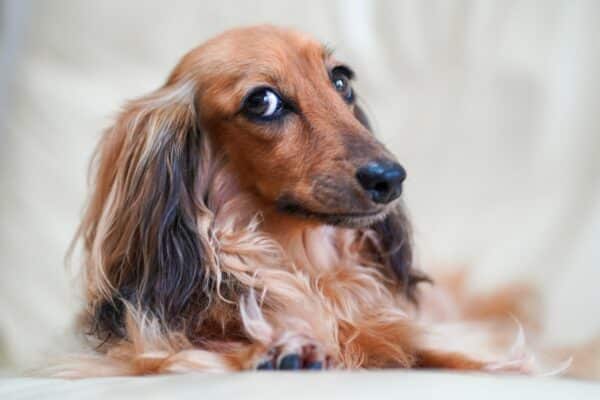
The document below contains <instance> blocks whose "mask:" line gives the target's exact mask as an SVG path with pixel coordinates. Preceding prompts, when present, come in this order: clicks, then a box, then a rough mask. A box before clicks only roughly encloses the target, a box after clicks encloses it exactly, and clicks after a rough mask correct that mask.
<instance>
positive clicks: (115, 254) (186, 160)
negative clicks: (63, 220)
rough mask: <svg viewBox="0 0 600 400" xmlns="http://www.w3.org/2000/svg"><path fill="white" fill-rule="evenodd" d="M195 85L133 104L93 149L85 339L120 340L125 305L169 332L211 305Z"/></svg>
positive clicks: (86, 226) (83, 232)
mask: <svg viewBox="0 0 600 400" xmlns="http://www.w3.org/2000/svg"><path fill="white" fill-rule="evenodd" d="M194 91H195V88H194V85H193V84H192V83H191V82H187V83H185V82H184V83H173V84H169V85H167V86H165V87H163V88H161V89H159V90H157V91H155V92H153V93H151V94H150V95H147V96H145V97H143V98H140V99H138V100H135V101H133V102H130V103H129V104H128V105H127V106H126V107H125V109H124V110H123V111H122V112H121V114H120V115H119V116H118V118H117V121H116V123H115V124H114V126H112V127H111V128H110V129H109V130H108V131H107V132H106V133H105V136H104V137H103V139H102V141H101V143H100V145H99V148H98V149H97V153H96V160H95V161H96V164H95V176H94V185H95V186H94V188H93V193H92V198H91V201H90V203H89V205H88V208H87V211H86V214H85V217H84V220H83V223H82V225H81V227H80V232H79V235H80V236H81V237H83V239H84V247H85V274H86V279H87V288H88V289H87V290H88V293H87V296H88V305H89V308H90V309H89V310H88V316H87V319H88V322H87V323H88V325H89V329H90V331H91V332H90V333H91V334H93V335H94V336H96V337H98V338H100V339H101V340H108V339H110V338H113V337H123V336H125V328H124V318H125V312H126V306H125V305H126V304H131V305H133V306H135V307H137V308H139V309H141V310H142V311H144V312H148V313H151V314H152V315H153V316H154V317H156V318H158V319H159V320H160V321H161V323H162V324H163V325H164V326H165V328H168V329H171V328H174V329H181V328H183V327H184V326H183V323H184V321H185V323H186V324H193V323H194V321H195V319H194V318H199V317H198V316H197V313H193V314H192V313H191V312H190V310H191V309H192V308H193V309H194V310H199V309H200V308H201V307H202V306H205V305H206V304H207V303H208V301H209V299H208V295H207V286H208V285H209V279H208V276H207V274H206V273H205V268H204V267H203V265H204V264H205V262H206V259H207V254H208V252H209V246H208V243H207V239H206V236H207V235H205V234H202V232H199V227H198V226H199V224H198V223H197V217H198V213H199V211H200V210H202V208H203V207H204V205H203V204H199V203H198V202H199V201H201V199H198V198H197V196H196V193H195V190H196V188H197V186H198V185H199V181H201V180H202V178H203V177H202V176H199V175H200V174H202V172H201V168H200V167H201V165H203V164H206V160H202V158H203V157H205V156H206V157H208V156H209V155H208V154H203V153H206V151H205V148H204V147H205V143H204V140H205V139H204V138H203V136H202V135H201V132H200V130H199V127H198V116H197V115H196V111H195V107H194Z"/></svg>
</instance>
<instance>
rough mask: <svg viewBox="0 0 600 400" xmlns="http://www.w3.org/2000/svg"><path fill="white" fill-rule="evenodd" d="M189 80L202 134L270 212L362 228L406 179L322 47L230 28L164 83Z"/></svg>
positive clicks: (271, 31)
mask: <svg viewBox="0 0 600 400" xmlns="http://www.w3.org/2000/svg"><path fill="white" fill-rule="evenodd" d="M190 73H192V74H194V75H193V79H194V80H196V81H197V94H196V107H197V108H198V110H199V112H198V113H199V116H200V123H201V126H202V129H204V130H205V131H206V132H208V133H209V134H210V135H211V137H212V138H213V141H214V142H216V143H217V144H218V146H219V147H220V148H221V149H222V150H223V151H224V152H225V153H226V155H227V157H228V159H229V160H230V161H231V162H232V163H233V166H234V169H235V170H236V171H237V175H238V177H239V179H240V181H241V182H242V184H243V185H244V186H245V187H246V188H248V189H250V190H252V191H254V192H255V193H256V194H257V195H258V196H259V197H260V198H261V199H262V200H264V201H265V202H267V203H268V204H273V205H275V206H277V208H278V209H279V210H281V211H283V212H286V213H293V214H298V215H301V216H305V217H311V218H316V219H318V220H320V221H323V222H326V223H331V224H344V225H352V226H362V225H365V224H368V223H370V222H373V221H375V220H377V219H379V218H381V217H383V216H384V215H385V214H386V212H387V210H388V209H389V208H391V207H392V206H391V204H392V203H393V202H394V200H395V199H397V198H398V196H399V195H400V193H401V188H402V181H403V180H404V178H405V172H404V170H403V168H402V167H401V166H400V165H399V164H398V163H397V162H396V161H395V159H394V157H393V156H392V155H391V154H390V153H389V152H388V151H387V150H386V149H385V147H384V146H383V145H382V144H381V143H380V142H378V141H377V140H376V139H375V137H374V136H373V135H372V133H371V132H370V131H369V127H368V123H367V122H366V119H365V118H364V115H363V113H362V111H361V110H360V108H359V107H358V106H357V105H356V104H355V99H356V93H355V92H354V89H353V87H352V78H353V75H354V74H353V72H352V70H351V69H350V68H349V67H348V66H346V65H344V64H342V63H340V62H339V61H337V60H336V59H335V58H334V57H333V56H332V54H331V52H329V51H328V50H327V49H326V48H325V47H324V46H322V45H321V44H320V43H318V42H315V41H314V40H312V39H310V38H308V37H306V36H304V35H302V34H300V33H297V32H293V31H290V30H283V29H279V28H275V27H268V26H263V27H254V28H248V29H241V30H240V29H238V30H235V31H230V32H226V33H225V34H223V35H221V36H219V37H217V38H215V39H213V40H212V41H210V42H208V43H207V44H205V45H204V46H202V47H200V48H198V49H195V50H193V51H192V52H191V53H189V54H188V55H187V56H186V57H185V58H184V60H183V61H182V63H181V64H180V65H179V66H178V68H176V70H175V71H174V72H173V74H172V76H171V78H170V81H177V80H179V79H183V78H185V77H189V74H190Z"/></svg>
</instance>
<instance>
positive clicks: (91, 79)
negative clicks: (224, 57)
mask: <svg viewBox="0 0 600 400" xmlns="http://www.w3.org/2000/svg"><path fill="white" fill-rule="evenodd" d="M599 21H600V2H598V1H595V0H589V1H584V0H581V1H578V0H571V1H568V0H565V1H560V0H547V1H542V0H540V1H513V0H506V1H500V0H498V1H484V0H480V1H474V0H473V1H466V0H455V1H449V0H439V1H433V0H427V1H420V0H415V1H391V0H390V1H368V0H343V1H342V0H338V1H326V2H325V1H316V0H315V1H300V2H299V1H289V2H288V1H276V0H266V1H229V0H219V1H198V0H195V1H175V0H171V1H168V2H165V1H154V0H144V1H142V0H138V1H120V0H110V1H106V0H103V1H79V0H54V1H41V0H40V1H11V0H2V1H0V364H2V365H3V366H4V367H6V368H26V367H29V366H32V365H34V364H36V363H38V362H40V361H41V360H43V359H44V358H45V357H46V356H47V355H48V354H49V353H51V352H55V351H56V350H57V348H59V347H61V346H63V345H66V344H67V343H66V342H68V341H69V339H68V338H69V335H68V333H69V332H70V330H71V326H72V320H73V315H74V313H75V311H76V310H77V309H78V307H79V296H78V291H77V290H76V289H75V284H76V280H75V279H74V278H73V273H72V272H69V271H68V270H67V269H65V267H64V262H63V260H64V255H65V253H66V250H67V248H68V245H69V242H70V240H71V238H72V237H73V234H74V233H75V229H76V226H77V224H78V221H79V218H80V215H81V211H82V208H83V204H84V201H85V198H86V172H87V166H88V162H89V160H90V157H91V154H92V151H93V149H94V146H95V144H96V142H97V140H98V139H99V136H100V132H101V131H102V129H103V128H105V127H106V126H108V125H109V124H110V121H111V118H112V117H114V115H115V114H116V113H117V111H118V109H119V107H120V106H121V105H122V104H123V102H124V101H125V100H127V99H131V98H135V97H137V96H140V95H142V94H144V93H146V92H149V91H151V90H153V89H154V88H156V87H158V86H159V85H161V84H162V82H163V81H164V79H165V78H166V76H167V74H168V73H169V71H170V69H171V68H172V67H173V66H174V65H175V63H176V62H177V61H178V59H179V58H180V57H181V56H182V55H183V54H184V53H185V52H186V51H188V50H189V49H190V48H192V47H193V46H196V45H198V44H199V43H200V42H202V41H204V40H206V39H208V38H209V37H211V36H213V35H215V34H217V33H219V32H221V31H223V30H224V29H227V28H230V27H234V26H238V25H247V24H256V23H263V22H268V23H273V24H278V25H284V26H291V27H296V28H298V29H301V30H304V31H307V32H309V33H311V34H313V35H314V36H316V37H317V38H319V39H320V40H322V41H323V42H325V43H328V44H330V45H332V46H333V47H335V48H336V49H337V54H338V56H339V58H341V59H343V60H345V61H347V62H348V63H349V64H350V65H352V66H353V68H354V69H355V70H356V72H357V75H358V82H357V90H358V93H359V94H360V96H361V99H362V102H363V104H364V105H365V106H366V109H367V111H368V114H369V116H370V118H371V120H372V122H373V124H374V127H375V129H376V131H377V134H378V135H379V136H380V137H381V139H382V140H383V141H384V142H386V143H387V144H388V145H389V147H390V148H391V149H392V150H393V151H394V152H395V153H396V154H397V155H398V157H399V159H400V160H401V163H402V164H403V165H404V166H405V167H406V168H407V170H408V172H409V179H408V182H407V186H406V189H405V193H406V195H405V196H406V201H407V203H408V207H409V209H410V212H411V215H412V217H413V221H414V224H415V231H416V241H417V245H418V249H419V260H420V263H421V265H422V266H423V268H424V269H426V270H427V269H429V266H435V265H440V264H443V265H468V266H470V267H471V268H472V274H471V275H470V284H471V285H472V287H474V288H477V289H480V290H487V289H490V288H493V287H496V286H498V285H501V284H503V283H507V282H510V281H515V280H517V281H524V282H528V283H530V284H533V285H534V286H535V287H536V288H537V289H538V290H539V291H540V293H541V296H542V297H541V298H542V300H543V314H542V316H541V318H542V321H543V322H544V327H545V330H544V335H545V338H544V340H546V341H548V342H549V343H554V344H567V343H576V342H583V341H586V340H589V339H590V338H592V337H594V336H595V335H597V334H598V333H599V332H600V290H599V289H598V287H599V284H598V282H599V281H600V265H599V264H600V23H599ZM75 267H76V265H75ZM75 270H76V268H75Z"/></svg>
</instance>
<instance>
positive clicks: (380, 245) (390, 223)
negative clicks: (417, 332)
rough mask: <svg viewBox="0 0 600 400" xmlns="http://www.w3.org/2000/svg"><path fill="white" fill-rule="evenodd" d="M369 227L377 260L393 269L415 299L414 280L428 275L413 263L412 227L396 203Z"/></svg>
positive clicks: (417, 280) (409, 296)
mask: <svg viewBox="0 0 600 400" xmlns="http://www.w3.org/2000/svg"><path fill="white" fill-rule="evenodd" d="M371 229H372V230H373V231H374V232H375V234H376V237H377V243H376V246H375V251H376V253H377V257H378V258H379V262H381V263H382V264H383V265H385V266H386V267H387V268H388V269H389V270H391V271H392V272H393V274H394V276H395V277H396V278H397V279H398V280H399V282H400V284H401V285H402V289H403V290H404V293H405V294H406V296H407V298H408V299H409V300H410V301H412V302H414V303H416V302H417V296H416V287H417V284H419V283H421V282H431V279H430V278H429V277H428V276H427V275H425V274H424V273H423V272H421V271H419V270H418V269H416V268H415V266H414V262H413V258H414V255H413V244H412V231H411V227H410V222H409V221H408V218H407V217H406V214H405V213H404V210H403V209H402V207H401V206H398V207H397V208H396V209H395V210H393V211H392V212H390V213H389V214H388V215H387V216H386V217H385V218H384V219H383V220H381V221H379V222H376V223H375V224H374V225H372V226H371Z"/></svg>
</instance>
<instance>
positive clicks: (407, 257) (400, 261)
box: [354, 105, 432, 303]
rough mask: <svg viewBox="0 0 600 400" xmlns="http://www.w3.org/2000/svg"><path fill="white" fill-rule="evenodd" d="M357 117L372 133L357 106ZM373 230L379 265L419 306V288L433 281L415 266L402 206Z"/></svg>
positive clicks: (408, 222)
mask: <svg viewBox="0 0 600 400" xmlns="http://www.w3.org/2000/svg"><path fill="white" fill-rule="evenodd" d="M354 116H355V118H356V119H357V120H358V121H359V122H360V123H361V124H362V125H363V126H364V127H365V128H367V129H368V130H369V131H371V123H370V122H369V119H368V118H367V115H366V113H365V112H364V111H363V109H362V108H361V107H360V106H358V105H356V106H354ZM371 229H372V230H373V231H374V232H375V234H376V236H377V240H378V244H377V246H376V249H377V250H376V252H377V253H378V254H377V257H378V258H379V261H380V262H381V263H383V264H384V265H385V266H386V267H388V268H389V269H391V271H392V272H393V274H394V276H395V277H396V278H397V279H398V280H399V281H400V283H401V285H402V288H403V290H404V292H405V294H406V296H407V297H408V299H409V300H410V301H412V302H413V303H416V302H417V296H416V287H417V285H418V284H419V283H421V282H429V283H432V280H431V279H430V278H429V277H428V276H427V275H425V274H424V273H423V272H421V271H419V270H417V269H416V268H414V266H413V256H414V255H413V245H412V231H411V227H410V221H409V220H408V218H407V217H406V214H405V212H404V210H403V207H402V206H398V207H397V208H396V209H395V210H393V211H392V212H391V213H390V214H389V215H388V216H386V218H385V219H383V220H382V221H378V222H376V223H375V224H374V225H373V226H372V227H371Z"/></svg>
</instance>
